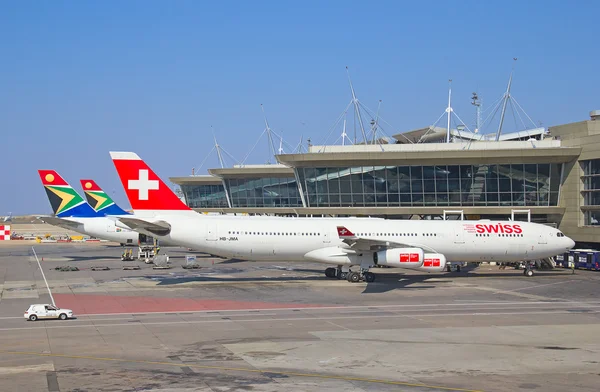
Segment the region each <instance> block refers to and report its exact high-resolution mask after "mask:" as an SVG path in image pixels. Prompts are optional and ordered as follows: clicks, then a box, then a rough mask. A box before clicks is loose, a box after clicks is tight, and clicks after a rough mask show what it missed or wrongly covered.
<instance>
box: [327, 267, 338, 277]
mask: <svg viewBox="0 0 600 392" xmlns="http://www.w3.org/2000/svg"><path fill="white" fill-rule="evenodd" d="M335 273H336V270H335V268H326V269H325V276H326V277H328V278H335Z"/></svg>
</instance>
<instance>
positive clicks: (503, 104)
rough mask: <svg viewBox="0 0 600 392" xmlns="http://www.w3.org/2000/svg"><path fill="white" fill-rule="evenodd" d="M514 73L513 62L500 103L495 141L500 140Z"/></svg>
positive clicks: (515, 59)
mask: <svg viewBox="0 0 600 392" xmlns="http://www.w3.org/2000/svg"><path fill="white" fill-rule="evenodd" d="M513 60H514V61H517V58H516V57H515V58H513ZM514 72H515V65H514V62H513V69H512V71H511V72H510V78H508V87H506V92H505V93H504V102H503V103H502V113H501V114H500V124H499V125H498V132H496V141H498V140H500V134H501V133H502V125H503V124H504V115H505V114H506V104H508V100H509V99H510V86H511V85H512V78H513V73H514Z"/></svg>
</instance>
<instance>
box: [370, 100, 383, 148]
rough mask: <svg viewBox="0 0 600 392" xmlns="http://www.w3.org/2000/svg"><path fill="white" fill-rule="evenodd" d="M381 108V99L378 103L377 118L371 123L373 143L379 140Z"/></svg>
mask: <svg viewBox="0 0 600 392" xmlns="http://www.w3.org/2000/svg"><path fill="white" fill-rule="evenodd" d="M380 109H381V99H380V100H379V104H378V105H377V114H376V115H375V119H374V120H373V121H372V123H371V132H373V144H375V142H376V141H377V127H378V126H379V110H380Z"/></svg>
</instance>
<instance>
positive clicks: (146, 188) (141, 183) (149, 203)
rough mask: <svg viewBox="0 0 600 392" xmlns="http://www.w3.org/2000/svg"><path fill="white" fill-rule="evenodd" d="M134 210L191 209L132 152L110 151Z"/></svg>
mask: <svg viewBox="0 0 600 392" xmlns="http://www.w3.org/2000/svg"><path fill="white" fill-rule="evenodd" d="M110 156H111V158H112V160H113V163H114V164H115V168H116V169H117V173H118V174H119V178H120V179H121V183H122V184H123V188H125V193H126V194H127V198H128V199H129V203H130V204H131V208H133V210H134V211H143V210H147V211H192V210H191V209H190V208H189V207H188V206H186V205H185V204H184V203H183V202H182V201H181V200H180V199H179V197H177V195H176V194H175V193H174V192H173V191H172V190H171V189H170V188H169V187H168V186H167V185H166V184H165V183H164V182H163V181H162V180H161V179H160V178H159V177H158V176H157V175H156V173H154V171H152V169H150V167H149V166H148V165H147V164H146V162H144V161H143V160H142V159H141V158H140V157H139V156H138V155H137V154H136V153H134V152H111V153H110Z"/></svg>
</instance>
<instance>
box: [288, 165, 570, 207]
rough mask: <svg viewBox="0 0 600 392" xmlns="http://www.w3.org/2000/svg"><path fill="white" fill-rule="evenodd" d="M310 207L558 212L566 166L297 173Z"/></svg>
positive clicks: (380, 168) (376, 168) (336, 169)
mask: <svg viewBox="0 0 600 392" xmlns="http://www.w3.org/2000/svg"><path fill="white" fill-rule="evenodd" d="M296 171H297V174H298V178H299V180H300V181H301V184H302V187H303V191H304V193H305V198H306V202H307V206H308V207H423V206H425V207H428V206H508V207H510V206H556V205H558V192H559V187H560V181H561V174H562V164H549V163H547V164H489V165H435V166H361V167H344V168H339V167H329V168H326V167H325V168H297V169H296Z"/></svg>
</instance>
